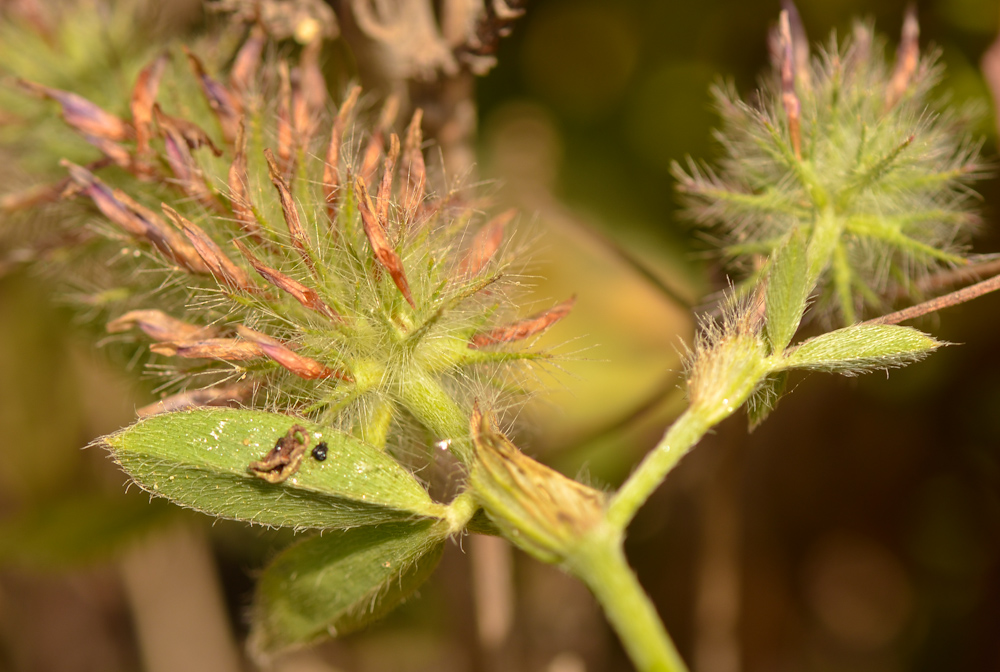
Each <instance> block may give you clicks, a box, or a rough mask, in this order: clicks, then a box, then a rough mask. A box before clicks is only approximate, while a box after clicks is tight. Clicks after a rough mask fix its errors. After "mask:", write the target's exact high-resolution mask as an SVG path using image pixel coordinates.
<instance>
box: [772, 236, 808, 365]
mask: <svg viewBox="0 0 1000 672" xmlns="http://www.w3.org/2000/svg"><path fill="white" fill-rule="evenodd" d="M806 277H807V261H806V246H805V241H804V240H803V238H802V233H801V232H800V231H798V230H796V231H792V233H791V235H790V236H789V237H788V241H787V242H786V243H785V244H784V245H783V246H782V247H781V248H779V249H778V250H777V252H775V254H774V256H773V257H772V258H771V270H770V272H769V273H768V275H767V297H766V305H767V341H768V344H769V345H770V346H771V352H772V353H780V352H783V351H784V350H785V348H786V347H788V344H789V342H791V340H792V336H794V335H795V331H796V329H798V328H799V323H800V322H801V321H802V314H803V313H804V312H805V310H806V297H807V296H808V294H809V287H808V286H807V285H806V283H805V282H803V280H804V279H805V278H806Z"/></svg>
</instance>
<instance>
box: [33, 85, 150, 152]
mask: <svg viewBox="0 0 1000 672" xmlns="http://www.w3.org/2000/svg"><path fill="white" fill-rule="evenodd" d="M16 81H17V83H18V85H19V86H21V87H22V88H24V89H26V90H27V91H30V92H31V93H34V94H35V95H37V96H41V97H43V98H48V99H50V100H54V101H56V102H57V103H59V104H60V105H61V106H62V116H63V120H64V121H65V122H66V123H67V124H69V125H70V126H72V127H73V128H74V129H76V130H77V131H79V132H80V133H82V134H83V135H85V136H90V137H94V138H100V139H102V140H110V141H112V142H121V141H123V140H131V139H132V138H133V137H134V132H133V129H132V127H131V126H129V124H128V123H126V122H125V121H124V120H122V119H120V118H119V117H117V116H115V115H113V114H111V113H110V112H106V111H105V110H104V109H103V108H101V107H99V106H97V105H95V104H94V103H92V102H90V101H89V100H87V99H86V98H84V97H83V96H78V95H77V94H75V93H70V92H69V91H62V90H60V89H53V88H50V87H48V86H43V85H41V84H36V83H35V82H30V81H28V80H26V79H20V78H18V79H17V80H16Z"/></svg>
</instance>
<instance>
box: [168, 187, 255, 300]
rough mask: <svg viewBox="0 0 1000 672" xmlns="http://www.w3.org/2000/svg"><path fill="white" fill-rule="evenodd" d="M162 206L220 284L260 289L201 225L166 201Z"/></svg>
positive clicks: (250, 290)
mask: <svg viewBox="0 0 1000 672" xmlns="http://www.w3.org/2000/svg"><path fill="white" fill-rule="evenodd" d="M160 207H161V208H162V209H163V214H165V215H166V216H167V217H169V218H170V220H171V221H172V222H173V223H174V224H175V225H176V226H177V227H178V228H179V229H180V230H181V231H183V232H184V235H185V236H187V238H188V240H189V241H191V245H193V246H194V249H195V250H197V252H198V254H199V255H200V256H201V258H202V260H203V261H204V262H205V264H206V265H207V266H208V270H209V271H210V272H211V274H212V275H213V276H214V277H215V279H216V280H218V281H219V283H220V284H223V285H227V286H229V287H232V288H233V289H239V290H242V291H244V292H255V291H258V288H257V287H256V285H254V284H253V282H252V281H251V280H250V276H248V275H247V274H246V271H244V270H243V269H242V268H240V267H239V266H237V265H236V264H235V263H233V261H232V260H231V259H230V258H229V257H227V256H226V254H225V252H223V251H222V249H221V248H220V247H219V246H218V244H216V242H215V241H214V240H212V239H211V238H210V237H209V235H208V234H207V233H205V231H204V230H203V229H202V228H201V227H200V226H198V225H197V224H195V223H194V222H191V221H189V220H188V219H186V218H185V217H184V216H182V215H181V214H180V213H179V212H177V211H176V210H174V209H173V208H171V207H170V206H169V205H167V204H166V203H161V204H160Z"/></svg>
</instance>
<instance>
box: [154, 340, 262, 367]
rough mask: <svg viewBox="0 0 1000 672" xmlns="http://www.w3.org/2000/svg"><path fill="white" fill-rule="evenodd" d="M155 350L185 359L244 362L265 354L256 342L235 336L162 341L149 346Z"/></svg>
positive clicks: (161, 353) (158, 352)
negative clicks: (242, 339) (199, 339)
mask: <svg viewBox="0 0 1000 672" xmlns="http://www.w3.org/2000/svg"><path fill="white" fill-rule="evenodd" d="M149 349H150V350H152V351H153V352H155V353H157V354H160V355H166V356H167V357H183V358H185V359H222V360H225V361H227V362H243V361H246V360H248V359H257V358H258V357H262V356H264V354H265V352H264V349H263V348H261V347H258V345H257V344H256V343H252V342H249V341H241V340H239V339H235V338H208V339H205V340H203V341H162V342H160V343H153V344H152V345H150V346H149Z"/></svg>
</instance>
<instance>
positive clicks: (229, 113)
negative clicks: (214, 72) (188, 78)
mask: <svg viewBox="0 0 1000 672" xmlns="http://www.w3.org/2000/svg"><path fill="white" fill-rule="evenodd" d="M181 48H182V49H183V50H184V53H185V55H187V58H188V62H189V63H190V64H191V70H192V71H193V72H194V74H195V76H196V77H197V78H198V83H199V84H200V85H201V91H202V93H203V94H204V95H205V99H206V100H207V101H208V106H209V107H210V108H212V112H214V113H215V116H216V118H218V120H219V124H220V125H221V126H222V135H223V136H224V137H225V139H226V142H233V140H235V139H236V129H237V127H238V126H239V122H240V117H241V114H242V112H243V107H242V105H241V104H240V101H239V99H238V98H236V97H235V96H233V94H232V93H231V92H230V91H229V90H228V89H227V88H226V87H225V86H223V85H222V84H221V83H219V82H218V81H217V80H215V79H214V78H212V77H211V76H209V74H208V73H207V72H206V71H205V66H204V65H203V64H202V62H201V59H200V58H198V57H197V56H195V55H194V54H193V53H191V51H190V50H189V49H188V48H187V47H186V46H182V47H181Z"/></svg>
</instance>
